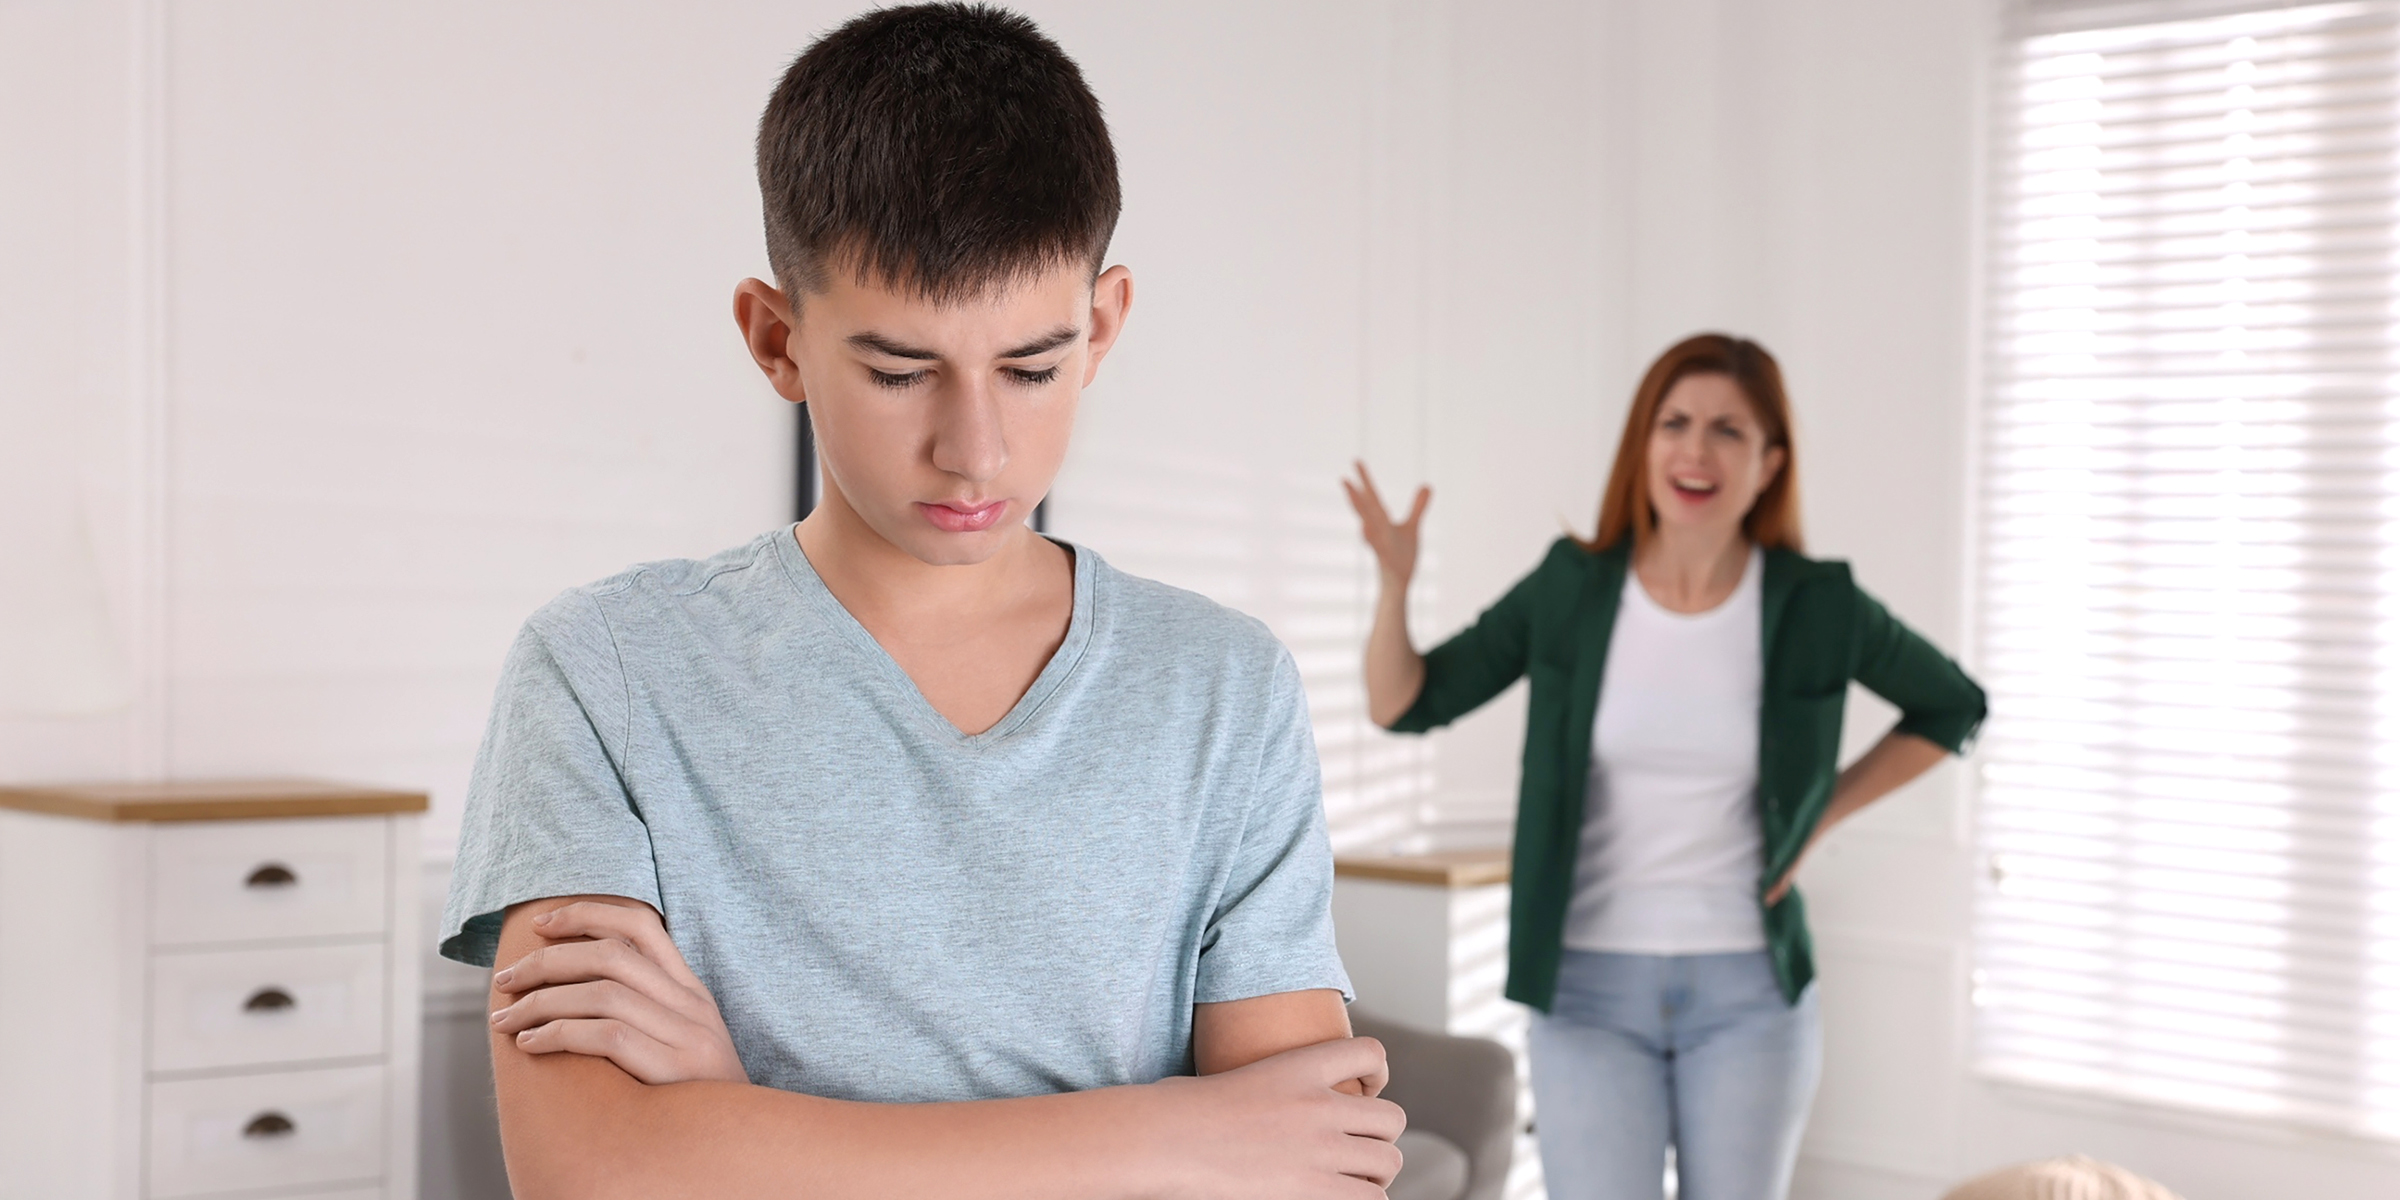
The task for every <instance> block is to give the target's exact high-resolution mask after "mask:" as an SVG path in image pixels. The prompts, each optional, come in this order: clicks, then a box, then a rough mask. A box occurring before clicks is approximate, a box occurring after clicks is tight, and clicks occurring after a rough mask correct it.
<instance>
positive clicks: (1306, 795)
mask: <svg viewBox="0 0 2400 1200" xmlns="http://www.w3.org/2000/svg"><path fill="white" fill-rule="evenodd" d="M1264 701H1265V702H1264V703H1263V704H1261V705H1260V706H1259V711H1260V713H1261V716H1262V720H1261V722H1260V726H1259V729H1260V735H1261V736H1260V742H1259V745H1260V751H1259V760H1258V769H1257V772H1256V774H1255V776H1254V779H1255V782H1254V784H1253V787H1252V789H1251V795H1250V800H1249V815H1248V819H1247V820H1246V821H1245V822H1244V825H1243V829H1242V836H1241V842H1240V844H1239V845H1238V846H1237V847H1236V849H1235V851H1234V859H1233V869H1232V873H1231V875H1230V876H1229V877H1228V878H1227V880H1226V883H1225V889H1224V891H1223V893H1222V894H1221V897H1220V899H1219V900H1218V903H1217V907H1216V910H1215V911H1214V912H1213V913H1212V914H1211V915H1210V917H1209V921H1208V926H1207V928H1206V930H1205V931H1204V932H1203V933H1202V935H1201V940H1200V968H1199V978H1198V981H1197V986H1196V987H1195V989H1194V991H1193V999H1194V1000H1195V1001H1196V1002H1198V1003H1201V1004H1211V1003H1216V1002H1218V1001H1224V1000H1247V999H1249V998H1251V997H1253V996H1269V995H1273V994H1275V993H1277V992H1297V991H1304V990H1307V989H1310V988H1333V989H1336V990H1338V991H1340V992H1341V993H1342V999H1344V1000H1348V999H1350V998H1351V995H1350V976H1349V975H1348V974H1347V973H1346V972H1344V971H1343V970H1342V959H1341V955H1340V953H1339V952H1338V951H1336V950H1335V948H1334V941H1333V848H1332V846H1331V844H1330V843H1329V842H1327V841H1326V837H1325V803H1324V796H1323V783H1322V779H1321V777H1320V775H1319V773H1318V770H1317V743H1316V737H1315V735H1314V734H1313V733H1312V732H1311V731H1310V729H1309V723H1308V700H1307V697H1306V695H1305V694H1304V693H1303V692H1302V691H1301V689H1300V672H1299V669H1298V668H1296V667H1295V666H1293V665H1292V657H1291V655H1290V654H1289V653H1288V652H1285V651H1283V650H1282V648H1281V647H1280V646H1279V647H1277V657H1276V664H1275V671H1274V674H1273V676H1272V681H1271V683H1270V685H1269V694H1268V695H1267V696H1266V697H1264Z"/></svg>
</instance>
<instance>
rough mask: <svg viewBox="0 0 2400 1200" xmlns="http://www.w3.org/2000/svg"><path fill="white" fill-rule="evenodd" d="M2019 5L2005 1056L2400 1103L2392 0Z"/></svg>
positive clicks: (2003, 98) (1999, 882) (1984, 956)
mask: <svg viewBox="0 0 2400 1200" xmlns="http://www.w3.org/2000/svg"><path fill="white" fill-rule="evenodd" d="M2245 10H2246V11H2245ZM2022 16H2023V18H2024V24H2023V28H2021V29H2020V30H2019V31H2018V33H2017V34H2016V35H2015V36H2014V37H2013V38H2012V41H2011V44H2010V46H2009V47H2008V52H2007V55H2006V57H2005V59H2004V60H2003V66H2002V69H2001V71H2000V72H1999V74H1998V77H1997V92H1996V96H1995V99H1996V105H1997V110H1998V113H1999V116H2000V118H2001V127H2000V130H1999V135H1998V137H1997V139H1996V151H1997V153H1996V158H1995V165H1996V170H1995V172H1994V179H1993V182H1994V188H1995V191H1994V198H1995V203H1994V205H1993V208H1992V237H1993V242H1992V253H1991V256H1990V260H1989V261H1990V273H1989V278H1990V280H1991V282H1992V293H1991V296H1990V303H1989V306H1988V307H1987V310H1986V311H1987V314H1988V320H1987V328H1988V330H1989V335H1988V346H1987V350H1988V359H1987V373H1986V379H1987V386H1986V396H1985V403H1986V407H1985V411H1984V415H1983V424H1982V430H1981V438H1982V445H1981V450H1980V458H1981V469H1982V473H1981V487H1982V492H1981V497H1980V500H1979V504H1978V509H1979V512H1980V514H1981V515H1980V517H1979V520H1980V530H1979V540H1980V551H1979V554H1980V571H1981V573H1982V583H1983V587H1982V590H1981V595H1982V598H1983V599H1982V611H1981V613H1980V616H1979V636H1980V641H1981V651H1982V665H1983V669H1984V678H1985V680H1986V682H1987V684H1988V686H1989V687H1990V689H1991V693H1992V698H1993V720H1992V722H1991V725H1990V730H1989V733H1988V735H1987V736H1986V738H1985V740H1984V742H1983V746H1982V751H1981V755H1980V758H1981V764H1982V765H1981V788H1980V797H1981V805H1980V810H1979V811H1980V817H1979V821H1980V828H1979V836H1980V838H1981V839H1982V844H1983V847H1984V850H1985V851H1986V853H1987V854H1988V856H1989V857H1988V861H1989V864H1990V868H1991V873H1990V879H1989V881H1988V883H1987V885H1986V886H1984V887H1983V888H1982V891H1981V895H1980V897H1979V900H1978V917H1977V940H1978V963H1977V972H1976V984H1975V992H1974V994H1975V1003H1976V1006H1977V1007H1976V1026H1977V1029H1976V1053H1977V1056H1978V1059H1979V1062H1980V1065H1981V1068H1982V1069H1983V1070H1984V1071H1985V1072H1987V1073H1989V1074H1992V1075H1995V1076H1999V1077H2005V1078H2009V1079H2014V1080H2022V1081H2029V1082H2034V1083H2039V1084H2043V1085H2048V1086H2053V1087H2064V1088H2070V1089H2076V1090H2083V1091H2093V1092H2102V1093H2107V1094H2113V1095H2117V1096H2123V1097H2132V1098H2137V1099H2144V1100H2150V1101H2156V1102H2161V1103H2166V1104H2172V1105H2177V1106H2187V1107H2199V1108H2205V1109H2212V1110H2217V1111H2222V1112H2231V1113H2238V1114H2243V1115H2247V1116H2262V1117H2273V1118H2279V1119H2284V1120H2290V1121H2297V1122H2304V1123H2309V1124H2314V1125H2319V1126H2329V1127H2333V1128H2338V1129H2343V1130H2348V1131H2352V1132H2358V1133H2368V1134H2379V1135H2386V1136H2389V1135H2400V207H2396V205H2400V187H2396V184H2400V155H2396V153H2395V151H2396V146H2395V142H2396V138H2400V86H2396V85H2400V3H2396V2H2394V0H2372V2H2365V3H2336V4H2313V5H2312V4H2289V5H2272V4H2265V3H2251V4H2247V5H2236V4H2227V3H2208V2H2206V0H2201V2H2198V3H2192V2H2187V3H2181V4H2171V3H2092V2H2090V0H2086V2H2084V3H2071V2H2064V0H2047V2H2044V0H2031V2H2030V3H2029V4H2028V5H2027V7H2026V9H2025V10H2024V11H2023V13H2022Z"/></svg>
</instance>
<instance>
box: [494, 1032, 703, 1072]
mask: <svg viewBox="0 0 2400 1200" xmlns="http://www.w3.org/2000/svg"><path fill="white" fill-rule="evenodd" d="M514 1041H515V1042H516V1044H517V1048H518V1049H520V1050H523V1051H525V1052H526V1053H527V1054H583V1055H588V1056H590V1057H592V1058H605V1059H607V1060H608V1061H610V1062H613V1063H615V1064H617V1066H618V1067H620V1068H622V1069H623V1070H624V1072H625V1073H626V1074H628V1075H631V1076H633V1077H634V1078H636V1079H639V1080H641V1081H642V1082H644V1083H648V1082H650V1081H651V1080H653V1079H659V1078H664V1077H665V1074H666V1072H665V1067H666V1063H665V1060H666V1058H667V1048H666V1047H665V1046H663V1045H660V1044H659V1043H658V1042H657V1041H655V1040H653V1039H652V1038H650V1037H648V1036H646V1035H644V1034H642V1033H640V1032H637V1031H635V1030H633V1029H630V1028H628V1027H626V1026H625V1025H624V1024H622V1023H620V1022H617V1021H609V1020H593V1021H552V1022H550V1023H549V1024H547V1025H537V1026H535V1027H533V1028H531V1029H528V1030H526V1031H525V1032H523V1033H520V1034H518V1035H517V1036H516V1037H515V1039H514Z"/></svg>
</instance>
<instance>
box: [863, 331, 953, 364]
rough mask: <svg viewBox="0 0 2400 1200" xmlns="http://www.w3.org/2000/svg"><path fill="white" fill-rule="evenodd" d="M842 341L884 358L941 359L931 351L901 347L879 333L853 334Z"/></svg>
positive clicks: (932, 360)
mask: <svg viewBox="0 0 2400 1200" xmlns="http://www.w3.org/2000/svg"><path fill="white" fill-rule="evenodd" d="M844 340H846V341H848V342H849V343H850V345H851V346H853V347H855V348H857V349H860V350H865V351H869V352H871V353H875V354H880V355H883V356H884V357H886V358H910V359H916V360H919V361H921V362H934V361H936V360H938V359H940V358H941V357H942V356H941V355H939V354H936V353H934V352H933V351H931V350H921V349H918V348H917V347H915V346H904V345H901V344H900V343H898V342H895V341H893V340H892V339H890V338H887V337H885V336H883V335H882V334H880V333H873V332H869V333H854V334H851V335H850V336H849V337H848V338H846V339H844Z"/></svg>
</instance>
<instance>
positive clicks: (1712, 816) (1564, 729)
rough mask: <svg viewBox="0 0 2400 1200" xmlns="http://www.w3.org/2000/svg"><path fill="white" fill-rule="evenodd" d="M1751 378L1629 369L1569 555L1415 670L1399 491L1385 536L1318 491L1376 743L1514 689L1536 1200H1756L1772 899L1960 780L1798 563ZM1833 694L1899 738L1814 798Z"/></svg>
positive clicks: (1771, 428) (1917, 682)
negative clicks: (1355, 568)
mask: <svg viewBox="0 0 2400 1200" xmlns="http://www.w3.org/2000/svg"><path fill="white" fill-rule="evenodd" d="M1791 429H1792V424H1791V412H1790V408H1789V404H1788V402H1787V400H1786V399H1785V396H1784V391H1783V379H1782V374H1781V372H1780V371H1779V370H1778V368H1777V367H1776V364H1775V360H1774V359H1773V358H1772V357H1770V356H1769V355H1768V354H1767V352H1766V351H1765V350H1764V349H1762V348H1760V347H1759V346H1758V345H1757V344H1755V343H1753V342H1748V341H1744V340H1741V339H1739V338H1733V337H1726V336H1723V335H1719V334H1702V335H1700V336H1697V337H1693V338H1689V339H1687V340H1685V341H1683V342H1681V343H1679V344H1677V345H1676V346H1674V347H1673V348H1671V349H1669V350H1668V351H1667V352H1666V353H1665V354H1664V355H1662V356H1661V357H1660V358H1659V360H1658V361H1657V362H1656V363H1654V364H1652V365H1651V367H1650V370H1649V372H1648V373H1647V374H1646V375H1645V376H1644V377H1643V379H1642V383H1641V387H1640V389H1639V390H1638V391H1637V392H1636V393H1635V395H1634V399H1633V408H1632V411H1631V412H1630V413H1628V414H1627V415H1626V420H1625V433H1624V437H1623V439H1622V440H1621V441H1620V442H1619V444H1618V447H1617V458H1616V465H1615V468H1614V469H1613V470H1612V472H1611V473H1610V476H1609V482H1608V490H1607V492H1606V494H1605V496H1604V497H1603V500H1602V503H1601V508H1600V525H1599V529H1598V531H1597V532H1596V533H1595V534H1594V535H1593V537H1592V538H1591V540H1590V541H1582V540H1578V539H1575V538H1561V539H1560V540H1559V541H1558V542H1557V543H1556V544H1554V545H1552V546H1551V547H1550V552H1549V554H1548V555H1547V556H1546V557H1545V558H1544V559H1543V560H1542V563H1541V565H1540V566H1538V567H1536V568H1535V569H1534V571H1533V573H1532V574H1531V575H1528V576H1526V577H1525V579H1524V580H1522V581H1521V582H1519V583H1518V584H1517V585H1516V586H1515V587H1513V588H1511V589H1510V590H1509V592H1508V594H1507V595H1505V596H1502V597H1501V598H1500V600H1499V602H1498V603H1496V604H1494V605H1492V607H1491V608H1490V609H1488V610H1486V611H1485V612H1484V613H1483V615H1482V616H1481V617H1478V618H1477V619H1476V621H1475V623H1474V624H1473V625H1472V626H1469V627H1468V628H1467V629H1466V630H1464V631H1462V632H1460V633H1459V634H1458V635H1457V636H1455V637H1452V638H1451V639H1450V640H1449V641H1446V642H1444V643H1442V644H1441V645H1440V646H1437V647H1435V648H1434V649H1433V650H1432V651H1431V652H1429V653H1426V654H1423V655H1419V654H1418V653H1417V651H1416V649H1415V648H1414V647H1413V646H1412V645H1411V644H1410V643H1409V638H1408V614H1407V609H1406V605H1407V597H1408V584H1409V578H1410V576H1411V575H1412V574H1413V573H1414V572H1415V569H1416V557H1417V528H1418V525H1419V523H1420V522H1421V521H1422V519H1423V517H1424V513H1425V506H1426V504H1427V502H1428V501H1429V500H1430V499H1431V492H1430V490H1428V489H1423V488H1420V489H1419V490H1418V492H1417V495H1416V499H1415V503H1414V504H1413V505H1412V506H1411V508H1410V510H1409V514H1408V517H1407V518H1406V519H1405V520H1403V521H1400V522H1397V523H1395V522H1394V521H1393V520H1392V519H1391V517H1390V515H1389V514H1388V512H1387V511H1386V510H1385V508H1384V505H1383V501H1382V498H1381V497H1380V496H1378V495H1377V494H1376V492H1375V487H1374V483H1373V481H1372V480H1371V479H1370V478H1369V477H1368V475H1367V472H1366V468H1365V466H1364V465H1363V464H1361V465H1360V467H1359V469H1358V471H1359V473H1358V479H1357V480H1356V481H1355V482H1354V483H1353V482H1350V481H1345V482H1344V485H1343V487H1344V490H1345V491H1346V492H1348V494H1349V496H1350V502H1351V504H1352V506H1353V507H1355V508H1356V509H1357V510H1358V515H1359V520H1360V522H1361V524H1362V526H1363V528H1364V533H1365V536H1366V540H1367V544H1368V545H1369V546H1370V547H1372V548H1373V550H1374V552H1375V556H1376V559H1377V561H1378V562H1379V563H1380V565H1381V567H1382V580H1383V583H1382V587H1383V591H1382V597H1381V599H1380V601H1379V602H1378V604H1377V606H1376V610H1375V624H1374V629H1373V631H1372V632H1371V633H1370V634H1369V636H1368V641H1367V655H1366V677H1367V699H1368V707H1369V711H1370V713H1371V715H1372V716H1373V717H1374V719H1375V721H1376V723H1377V724H1379V725H1383V726H1385V727H1386V728H1389V729H1393V730H1397V731H1401V732H1408V733H1414V732H1421V731H1424V730H1428V729H1433V728H1435V727H1438V726H1441V725H1444V724H1447V723H1449V722H1451V721H1454V720H1457V719H1458V718H1459V717H1462V716H1464V715H1466V714H1467V713H1469V712H1472V711H1473V710H1474V709H1476V708H1477V707H1478V706H1480V705H1482V704H1483V703H1484V702H1485V701H1487V700H1490V699H1491V698H1492V697H1493V696H1496V695H1498V694H1499V693H1500V691H1501V690H1502V689H1504V688H1506V687H1508V686H1509V685H1510V684H1511V683H1514V682H1515V681H1516V680H1517V678H1518V677H1519V676H1529V677H1530V678H1531V680H1532V696H1531V702H1530V705H1529V707H1528V711H1527V719H1526V731H1525V752H1524V760H1523V762H1524V767H1523V771H1524V774H1523V779H1522V781H1521V784H1520V788H1519V793H1518V806H1517V834H1516V847H1515V853H1514V881H1515V889H1514V894H1513V898H1512V900H1511V906H1510V926H1509V976H1508V996H1509V998H1510V999H1513V1000H1517V1001H1520V1002H1522V1003H1524V1004H1528V1005H1531V1006H1532V1007H1533V1008H1534V1009H1535V1010H1536V1011H1535V1013H1534V1016H1533V1029H1532V1037H1531V1055H1532V1065H1533V1090H1534V1102H1535V1105H1536V1110H1537V1114H1538V1121H1539V1124H1540V1134H1541V1148H1542V1167H1543V1172H1544V1174H1545V1175H1546V1177H1547V1179H1548V1183H1549V1189H1550V1195H1551V1196H1552V1197H1554V1198H1555V1200H1634V1198H1636V1197H1641V1198H1645V1200H1657V1198H1658V1197H1660V1196H1661V1195H1662V1192H1663V1177H1664V1174H1665V1163H1666V1155H1667V1150H1668V1148H1669V1147H1670V1146H1671V1147H1673V1148H1674V1150H1675V1161H1676V1167H1677V1176H1678V1180H1679V1185H1678V1186H1679V1188H1680V1197H1681V1200H1781V1198H1782V1197H1783V1196H1784V1194H1785V1192H1786V1190H1787V1189H1788V1187H1789V1185H1790V1181H1791V1175H1792V1166H1793V1163H1794V1161H1795V1160H1796V1158H1797V1157H1798V1154H1799V1148H1800V1133H1801V1128H1802V1125H1803V1124H1804V1122H1805V1121H1806V1118H1807V1115H1808V1106H1809V1101H1810V1099H1811V1097H1812V1096H1813V1095H1814V1094H1815V1091H1816V1083H1817V1071H1818V1062H1819V1042H1818V1037H1819V1035H1818V1021H1817V1006H1816V993H1815V991H1814V989H1812V988H1811V987H1810V986H1809V985H1810V981H1811V980H1812V979H1813V977H1814V974H1815V968H1814V965H1813V962H1812V960H1811V956H1810V952H1809V939H1808V930H1807V927H1806V924H1805V922H1804V920H1803V917H1802V910H1801V903H1800V896H1799V894H1798V893H1797V892H1796V891H1794V890H1793V889H1792V885H1791V880H1792V874H1793V872H1794V871H1795V870H1796V869H1797V868H1798V867H1799V864H1800V862H1801V859H1802V858H1803V857H1804V856H1805V855H1806V854H1807V852H1808V850H1809V848H1810V847H1811V846H1813V845H1815V844H1816V842H1817V840H1818V839H1820V838H1822V837H1823V836H1824V835H1825V832H1826V831H1827V830H1828V829H1831V828H1832V827H1833V826H1834V825H1836V824H1838V823H1839V822H1840V821H1841V820H1842V819H1843V818H1845V817H1848V816H1849V815H1850V814H1852V813H1855V812H1857V811H1858V810H1859V809H1861V808H1864V807H1866V806H1867V805H1868V804H1870V803H1873V802H1874V801H1875V800H1877V799H1879V798H1880V797H1882V796H1884V795H1886V794H1888V793H1890V792H1891V791H1892V790H1893V789H1895V788H1898V787H1900V786H1901V785H1903V784H1905V783H1907V782H1908V781H1910V780H1912V779H1915V778H1916V777H1917V776H1918V775H1921V774H1923V773H1924V772H1925V771H1926V770H1928V769H1929V768H1931V767H1932V766H1933V765H1934V764H1935V763H1937V762H1939V761H1940V760H1941V758H1942V757H1943V756H1944V755H1945V754H1951V753H1958V752H1960V751H1961V750H1962V749H1963V748H1964V747H1965V746H1966V744H1967V741H1968V739H1969V738H1970V737H1972V736H1973V734H1974V732H1975V729H1976V726H1977V725H1978V724H1980V723H1981V721H1982V719H1983V713H1984V700H1983V692H1982V691H1981V689H1979V688H1977V687H1976V686H1975V684H1974V682H1973V681H1972V680H1970V679H1968V678H1967V676H1966V674H1965V673H1964V672H1962V671H1960V670H1959V668H1958V666H1957V665H1956V664H1954V663H1952V662H1951V661H1950V660H1949V659H1948V658H1946V657H1944V656H1943V655H1942V653H1941V652H1940V651H1938V650H1936V649H1934V647H1933V646H1932V645H1930V644H1928V643H1927V642H1926V641H1925V639H1923V638H1922V637H1919V636H1918V635H1917V634H1916V633H1914V632H1912V631H1911V630H1909V629H1908V627H1906V626H1904V625H1902V624H1901V623H1900V622H1899V621H1897V620H1895V619H1893V617H1892V615H1891V614H1890V613H1888V612H1886V611H1885V610H1884V608H1883V606H1882V605H1881V604H1878V603H1876V601H1875V600H1874V599H1873V598H1872V597H1870V596H1868V595H1867V594H1866V593H1865V592H1864V591H1862V590H1860V588H1859V587H1858V585H1857V584H1856V583H1854V582H1852V580H1851V577H1850V570H1849V567H1848V566H1847V565H1846V564H1843V563H1840V562H1832V561H1817V560H1814V559H1809V558H1806V557H1803V556H1802V554H1801V552H1800V549H1801V548H1800V510H1799V500H1798V496H1797V494H1796V491H1795V488H1794V485H1793V462H1792V453H1793V450H1792V436H1791ZM1852 680H1856V681H1858V682H1859V683H1862V684H1864V685H1866V687H1867V688H1868V689H1869V690H1871V691H1873V692H1875V693H1876V694H1878V695H1880V696H1882V697H1883V698H1884V699H1886V700H1889V701H1891V702H1892V703H1893V704H1894V705H1896V706H1898V707H1899V709H1900V720H1899V723H1898V724H1897V725H1896V726H1894V727H1893V729H1892V730H1891V731H1890V732H1889V733H1887V734H1885V735H1884V737H1883V739H1882V740H1881V741H1879V742H1877V743H1876V744H1875V746H1874V747H1873V748H1872V749H1870V750H1868V751H1867V752H1866V754H1864V755H1862V756H1860V758H1859V759H1858V760H1857V761H1856V762H1854V763H1852V764H1851V765H1850V766H1849V767H1848V768H1847V769H1845V770H1841V771H1839V772H1838V773H1837V771H1836V756H1837V754H1838V752H1839V748H1840V747H1839V743H1840V739H1841V732H1842V705H1843V701H1844V699H1845V697H1846V695H1847V693H1848V689H1849V685H1850V682H1851V681H1852Z"/></svg>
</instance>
